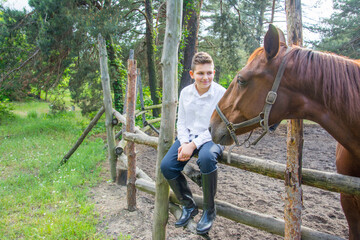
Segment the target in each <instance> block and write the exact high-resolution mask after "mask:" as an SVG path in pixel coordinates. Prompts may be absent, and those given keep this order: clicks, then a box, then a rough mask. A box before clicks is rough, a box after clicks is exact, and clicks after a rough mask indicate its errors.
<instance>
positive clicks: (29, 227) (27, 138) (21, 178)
mask: <svg viewBox="0 0 360 240" xmlns="http://www.w3.org/2000/svg"><path fill="white" fill-rule="evenodd" d="M47 104H48V103H45V102H26V103H14V106H15V110H14V112H15V113H16V114H17V117H15V119H13V120H12V121H9V122H7V123H5V124H3V125H0V216H1V217H0V239H103V237H102V236H99V235H98V234H97V232H96V224H97V223H98V221H99V220H98V216H97V214H96V212H95V210H94V205H93V203H91V201H90V199H89V194H88V192H89V189H90V188H91V187H92V186H94V185H95V184H97V182H98V181H99V180H100V178H99V173H100V170H101V169H100V167H99V165H100V164H99V163H100V162H102V161H104V160H105V159H106V151H105V150H104V142H103V141H102V140H101V139H99V138H95V140H92V141H90V140H85V142H84V143H83V144H82V145H81V146H80V147H79V149H78V150H77V151H76V152H75V153H74V154H73V156H72V157H71V158H70V159H69V161H68V163H67V164H66V165H64V166H62V167H59V162H60V161H61V159H62V157H63V156H64V155H65V154H66V152H67V151H68V150H69V149H70V148H71V147H72V144H74V143H75V141H76V140H77V138H78V137H79V136H80V134H81V133H82V131H83V129H84V125H85V123H84V122H86V121H85V120H84V119H79V118H77V117H76V115H75V113H73V112H68V113H64V114H61V115H57V116H53V115H48V114H46V112H47V111H48V109H49V108H48V106H47ZM92 139H94V138H92Z"/></svg>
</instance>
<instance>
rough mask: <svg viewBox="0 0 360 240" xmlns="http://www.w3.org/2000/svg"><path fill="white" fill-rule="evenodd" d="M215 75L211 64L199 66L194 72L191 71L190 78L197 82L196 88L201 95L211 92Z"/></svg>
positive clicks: (196, 66)
mask: <svg viewBox="0 0 360 240" xmlns="http://www.w3.org/2000/svg"><path fill="white" fill-rule="evenodd" d="M214 75H215V70H214V66H213V65H212V64H211V63H205V64H197V65H195V69H194V71H192V70H190V76H191V78H192V79H194V80H195V87H196V90H197V91H198V93H199V94H200V95H202V94H204V93H206V92H207V91H208V90H209V88H210V86H211V83H212V81H213V79H214Z"/></svg>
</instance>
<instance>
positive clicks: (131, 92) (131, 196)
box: [126, 58, 137, 211]
mask: <svg viewBox="0 0 360 240" xmlns="http://www.w3.org/2000/svg"><path fill="white" fill-rule="evenodd" d="M136 76H137V70H136V60H134V58H130V59H129V60H128V84H127V99H126V131H127V132H130V133H134V132H135V106H136ZM126 150H127V151H126V154H127V156H128V176H127V204H128V210H129V211H135V210H136V187H135V181H136V153H135V143H134V142H128V143H127V145H126Z"/></svg>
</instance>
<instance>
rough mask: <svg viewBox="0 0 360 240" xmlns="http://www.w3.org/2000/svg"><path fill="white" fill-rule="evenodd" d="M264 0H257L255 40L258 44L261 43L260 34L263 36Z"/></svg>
mask: <svg viewBox="0 0 360 240" xmlns="http://www.w3.org/2000/svg"><path fill="white" fill-rule="evenodd" d="M266 2H267V1H266V0H261V1H259V7H260V9H259V11H260V12H259V18H258V24H257V28H256V40H257V42H258V45H259V46H260V43H261V36H263V27H264V14H265V10H266Z"/></svg>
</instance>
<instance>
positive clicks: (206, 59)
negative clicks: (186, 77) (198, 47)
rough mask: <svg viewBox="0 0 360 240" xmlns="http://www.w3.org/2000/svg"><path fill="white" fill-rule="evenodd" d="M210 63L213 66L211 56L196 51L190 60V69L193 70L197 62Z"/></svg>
mask: <svg viewBox="0 0 360 240" xmlns="http://www.w3.org/2000/svg"><path fill="white" fill-rule="evenodd" d="M205 63H210V64H211V65H213V66H214V61H213V59H212V58H211V56H210V55H209V54H208V53H206V52H198V53H196V54H195V55H194V57H193V59H192V61H191V70H192V71H194V70H195V66H196V65H199V64H205Z"/></svg>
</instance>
